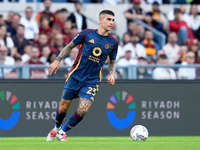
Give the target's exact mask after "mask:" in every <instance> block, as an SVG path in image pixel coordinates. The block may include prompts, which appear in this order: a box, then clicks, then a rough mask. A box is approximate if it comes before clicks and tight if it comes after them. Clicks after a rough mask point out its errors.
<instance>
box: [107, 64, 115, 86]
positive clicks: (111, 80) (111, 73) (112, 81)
mask: <svg viewBox="0 0 200 150" xmlns="http://www.w3.org/2000/svg"><path fill="white" fill-rule="evenodd" d="M108 70H109V76H108V81H107V82H108V84H110V85H114V84H115V72H116V60H110V63H109V69H108Z"/></svg>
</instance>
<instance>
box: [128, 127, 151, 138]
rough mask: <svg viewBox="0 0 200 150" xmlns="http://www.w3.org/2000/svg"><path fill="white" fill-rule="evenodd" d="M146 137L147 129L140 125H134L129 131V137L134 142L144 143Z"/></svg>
mask: <svg viewBox="0 0 200 150" xmlns="http://www.w3.org/2000/svg"><path fill="white" fill-rule="evenodd" d="M148 135H149V132H148V130H147V128H146V127H144V126H142V125H136V126H134V127H133V128H132V129H131V131H130V136H131V138H132V139H133V140H134V141H145V140H146V139H147V138H148Z"/></svg>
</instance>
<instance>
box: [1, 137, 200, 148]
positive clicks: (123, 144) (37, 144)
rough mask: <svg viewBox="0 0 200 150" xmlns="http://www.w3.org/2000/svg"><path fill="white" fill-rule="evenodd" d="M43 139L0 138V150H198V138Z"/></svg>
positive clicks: (199, 146)
mask: <svg viewBox="0 0 200 150" xmlns="http://www.w3.org/2000/svg"><path fill="white" fill-rule="evenodd" d="M45 140H46V138H45V137H23V138H22V137H13V138H0V150H200V136H194V137H192V136H181V137H156V136H155V137H149V138H148V139H147V140H146V141H145V142H143V141H132V139H131V138H130V137H128V136H127V137H68V139H67V142H60V141H57V140H56V141H53V142H46V141H45Z"/></svg>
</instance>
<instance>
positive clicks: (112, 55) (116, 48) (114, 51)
mask: <svg viewBox="0 0 200 150" xmlns="http://www.w3.org/2000/svg"><path fill="white" fill-rule="evenodd" d="M117 50H118V44H117V43H116V44H115V47H114V49H113V51H112V52H111V53H110V54H109V57H110V60H116V56H117Z"/></svg>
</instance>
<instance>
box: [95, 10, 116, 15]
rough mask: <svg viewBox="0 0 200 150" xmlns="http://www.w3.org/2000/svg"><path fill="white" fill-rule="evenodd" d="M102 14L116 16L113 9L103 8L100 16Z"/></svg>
mask: <svg viewBox="0 0 200 150" xmlns="http://www.w3.org/2000/svg"><path fill="white" fill-rule="evenodd" d="M100 15H111V16H115V14H114V12H112V11H111V10H102V11H101V12H100V13H99V16H100Z"/></svg>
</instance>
